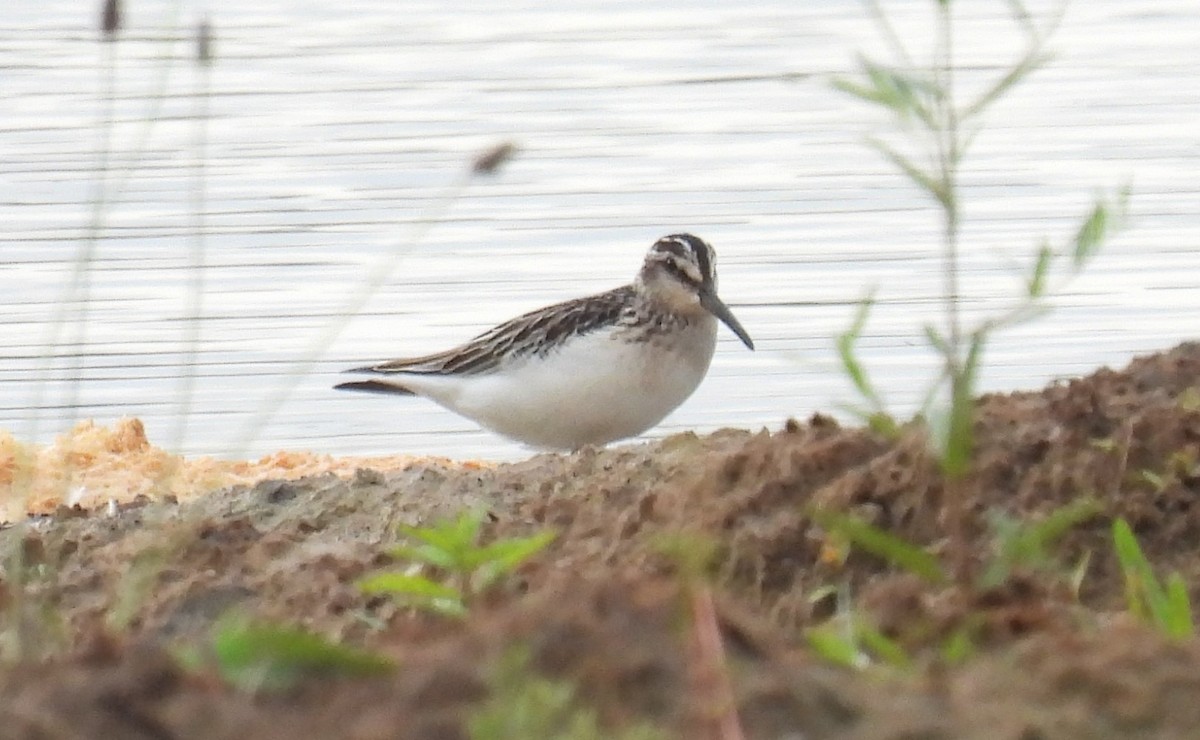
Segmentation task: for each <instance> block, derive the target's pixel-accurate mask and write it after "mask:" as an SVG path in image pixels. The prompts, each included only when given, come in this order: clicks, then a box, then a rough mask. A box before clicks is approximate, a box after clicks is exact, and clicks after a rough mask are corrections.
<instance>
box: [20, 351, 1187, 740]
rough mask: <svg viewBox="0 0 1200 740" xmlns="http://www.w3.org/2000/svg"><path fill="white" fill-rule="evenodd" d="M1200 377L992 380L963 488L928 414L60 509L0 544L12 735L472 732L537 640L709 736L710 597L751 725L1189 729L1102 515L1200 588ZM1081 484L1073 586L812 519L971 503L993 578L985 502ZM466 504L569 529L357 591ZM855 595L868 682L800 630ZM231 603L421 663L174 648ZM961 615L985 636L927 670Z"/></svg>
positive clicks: (614, 690)
mask: <svg viewBox="0 0 1200 740" xmlns="http://www.w3.org/2000/svg"><path fill="white" fill-rule="evenodd" d="M1198 385H1200V345H1195V344H1186V345H1182V346H1180V347H1178V348H1176V349H1175V350H1173V351H1171V352H1168V353H1164V354H1160V355H1155V356H1151V357H1146V358H1141V359H1139V360H1137V361H1135V362H1134V363H1133V364H1131V365H1130V366H1129V367H1128V368H1127V369H1125V370H1123V371H1120V372H1116V371H1112V370H1101V371H1099V372H1097V373H1095V374H1094V375H1092V376H1090V377H1087V378H1082V379H1077V380H1072V381H1069V382H1064V383H1059V384H1055V385H1053V386H1050V387H1048V388H1046V389H1045V390H1043V391H1041V392H1037V393H1013V394H1006V395H989V396H985V397H983V398H981V399H980V400H979V405H978V409H979V414H978V418H977V421H976V442H977V449H976V460H977V464H976V466H975V469H974V471H973V473H972V475H971V476H970V478H969V479H968V480H967V481H966V482H965V483H963V484H961V485H958V486H957V487H955V488H954V489H953V491H951V490H950V489H949V488H948V487H947V486H946V484H945V482H944V481H943V479H942V478H941V476H940V474H939V473H938V467H937V464H936V461H935V460H934V459H933V458H932V457H931V456H930V454H929V453H928V451H927V450H926V448H925V444H924V437H923V434H924V432H923V431H922V430H921V429H920V428H919V427H917V426H915V425H914V426H911V427H909V428H906V429H904V430H903V431H902V433H901V434H900V436H899V437H898V438H896V439H885V438H883V437H881V436H878V435H876V434H873V433H871V432H869V431H866V430H863V429H858V428H843V427H841V426H839V425H838V424H837V423H836V422H834V421H833V420H831V419H829V418H827V417H823V416H815V417H813V418H812V419H811V420H809V421H808V422H806V423H796V422H789V423H788V424H787V425H786V426H785V427H784V428H783V429H781V430H780V431H777V432H774V433H771V432H767V431H762V432H757V433H752V432H746V431H734V430H726V431H722V432H718V433H716V434H713V435H710V436H707V437H697V436H695V435H679V436H676V437H672V438H670V439H666V440H663V441H661V442H657V443H653V444H646V445H637V446H630V447H618V448H614V449H610V450H600V451H594V450H593V451H584V452H580V453H577V454H574V455H569V456H560V455H540V456H537V457H534V458H531V459H529V460H526V461H524V462H520V463H514V464H510V465H499V466H495V467H487V468H467V467H464V466H456V465H449V464H426V463H422V462H420V461H410V462H408V463H407V464H404V465H402V466H401V467H399V468H397V469H392V470H386V471H377V470H372V469H367V468H363V469H360V470H359V471H358V472H356V473H347V474H345V475H343V476H342V477H339V476H337V475H333V474H326V475H321V476H315V477H308V478H302V479H299V480H291V481H284V480H275V481H265V482H260V483H258V484H256V485H253V486H237V487H231V488H226V489H223V490H219V491H215V492H213V493H210V494H208V495H204V496H194V497H191V498H189V499H187V500H179V499H177V498H170V497H161V498H155V497H153V496H144V497H142V498H141V499H138V500H137V501H136V502H133V503H129V504H126V505H123V506H121V507H118V510H117V511H116V512H115V514H113V515H109V514H106V513H103V512H89V511H87V510H84V509H77V510H74V511H68V510H60V511H59V512H58V513H57V514H56V515H54V516H52V517H47V518H42V519H39V520H38V521H37V522H36V523H35V524H34V525H32V526H31V527H29V528H27V529H25V530H24V531H22V529H21V528H12V529H9V530H7V531H5V532H3V533H0V535H2V536H3V539H4V540H5V541H4V542H0V546H5V547H7V548H9V549H11V550H14V551H15V550H18V549H19V552H21V553H22V556H23V559H24V561H25V572H26V577H25V587H24V589H16V588H14V587H13V585H12V583H13V582H12V581H11V580H6V588H5V594H6V600H5V603H4V604H3V605H2V606H3V610H2V611H3V614H4V615H5V618H6V620H7V621H6V630H5V632H6V633H7V634H8V638H6V639H11V638H12V637H14V636H15V637H18V638H19V641H20V646H21V650H22V654H23V655H24V656H26V660H25V661H24V662H22V663H20V664H18V665H16V666H13V667H12V668H9V669H5V670H3V671H0V714H2V715H4V716H6V717H10V718H12V721H11V722H7V723H6V725H5V730H4V735H5V736H6V737H17V738H33V737H38V738H54V737H80V736H84V737H101V736H103V737H154V738H168V737H169V738H185V737H187V738H193V737H194V738H218V737H261V738H271V737H277V736H289V737H326V738H343V737H344V738H370V737H381V738H382V737H413V738H418V737H420V738H426V737H438V738H441V737H445V738H457V737H467V729H466V726H467V725H466V717H467V716H468V715H469V714H470V713H471V712H474V711H477V710H478V707H479V706H480V704H481V702H483V701H486V698H487V697H488V696H489V695H491V694H492V693H493V692H494V691H496V690H497V683H496V680H495V678H494V669H495V666H496V665H497V664H498V663H500V662H502V660H503V656H505V655H506V654H507V653H508V652H510V651H511V650H512V648H513V646H514V645H520V646H523V647H524V649H525V650H526V651H527V652H528V654H529V660H530V666H531V669H530V673H531V675H539V676H545V677H548V678H549V679H550V680H560V681H569V682H570V683H571V684H572V685H575V686H577V688H578V700H579V702H580V703H581V704H583V705H586V706H590V707H593V708H595V710H596V711H597V712H598V717H599V721H600V722H601V724H602V725H603V726H605V727H607V728H609V729H610V731H611V732H614V733H615V732H617V731H618V729H619V728H622V727H629V726H632V725H634V724H635V723H637V722H642V721H649V722H652V723H654V724H655V725H657V726H658V727H660V728H663V729H665V730H666V731H667V733H668V736H679V737H709V736H712V737H716V736H719V735H717V734H715V733H716V730H715V729H714V727H715V726H716V724H717V721H718V717H719V715H721V714H722V710H721V707H722V705H723V700H722V698H721V696H722V695H721V694H720V693H719V692H717V693H713V692H714V691H715V690H716V689H714V684H713V683H712V681H711V680H705V679H704V670H703V669H704V667H705V660H706V658H705V654H704V653H703V652H697V647H696V641H695V637H696V629H697V626H696V618H695V616H694V612H693V611H692V608H693V605H694V603H695V599H697V598H699V597H698V596H697V594H698V593H708V592H709V589H711V593H712V594H713V598H714V599H715V602H714V603H715V605H716V606H715V610H716V611H715V613H716V617H715V619H716V623H717V624H718V625H719V627H720V634H721V636H722V638H723V643H724V647H725V656H726V660H727V661H728V671H727V676H728V681H729V683H730V688H729V691H730V692H731V693H732V696H733V698H734V701H735V703H736V707H737V714H738V717H739V719H740V722H741V724H742V727H743V728H744V730H745V731H746V734H747V735H748V736H749V737H762V738H776V737H786V736H801V737H805V738H913V737H923V738H1014V739H1023V740H1032V739H1033V738H1106V737H1111V738H1117V737H1121V738H1127V737H1147V738H1149V737H1154V738H1173V737H1181V738H1182V737H1194V736H1195V730H1194V728H1195V727H1200V704H1197V703H1196V702H1195V701H1194V697H1195V696H1196V694H1197V691H1200V645H1198V644H1197V643H1196V642H1195V641H1186V642H1182V643H1176V642H1171V641H1168V640H1166V639H1165V638H1163V637H1161V636H1159V635H1158V634H1156V633H1154V632H1151V631H1149V630H1148V629H1146V628H1143V627H1140V626H1138V625H1136V624H1134V623H1133V622H1132V620H1131V619H1130V618H1129V617H1127V616H1125V615H1123V614H1120V612H1121V611H1122V610H1123V609H1124V604H1125V596H1124V589H1125V585H1124V581H1123V577H1122V574H1121V573H1120V570H1119V569H1118V567H1117V564H1116V561H1115V559H1114V557H1113V554H1112V545H1111V542H1110V537H1109V531H1110V525H1111V521H1112V519H1113V517H1116V516H1121V517H1124V518H1125V519H1126V520H1127V521H1129V523H1130V524H1131V525H1132V526H1133V528H1134V530H1135V532H1136V534H1137V535H1138V538H1139V540H1140V541H1141V543H1142V547H1143V549H1144V551H1145V552H1146V554H1147V556H1148V557H1149V558H1150V560H1151V562H1153V563H1154V565H1155V567H1156V568H1158V569H1160V570H1162V571H1164V572H1165V571H1170V570H1177V571H1178V572H1180V573H1181V574H1182V575H1183V576H1184V578H1185V580H1186V582H1187V583H1188V584H1196V583H1198V582H1200V581H1198V577H1200V551H1198V549H1197V547H1196V546H1194V543H1196V542H1200V538H1198V537H1197V534H1198V533H1200V530H1198V527H1200V520H1198V518H1197V516H1198V515H1197V513H1196V507H1195V506H1194V505H1193V502H1194V501H1195V500H1196V496H1197V493H1198V490H1197V487H1198V486H1200V388H1198V387H1197V386H1198ZM343 472H344V473H346V471H343ZM951 496H957V497H959V498H958V499H955V500H951ZM1082 497H1089V498H1092V499H1094V500H1096V501H1097V502H1098V505H1099V509H1100V513H1099V514H1098V515H1096V516H1095V517H1093V518H1092V519H1090V520H1088V521H1085V522H1083V523H1082V524H1080V525H1078V526H1076V527H1074V528H1072V529H1071V530H1070V531H1069V532H1068V533H1067V534H1066V535H1065V536H1064V537H1063V538H1062V540H1061V541H1060V542H1059V544H1058V545H1056V546H1055V548H1054V554H1055V556H1056V558H1057V559H1058V560H1060V561H1061V564H1062V570H1066V569H1067V568H1069V567H1074V565H1075V564H1079V563H1083V564H1084V565H1086V568H1085V569H1081V570H1079V571H1078V572H1079V573H1082V580H1080V581H1079V583H1078V589H1073V588H1071V587H1069V586H1068V585H1067V579H1065V578H1063V577H1062V575H1063V573H1062V572H1055V571H1053V570H1052V569H1051V570H1050V571H1046V572H1044V571H1040V570H1036V569H1035V570H1030V571H1029V572H1025V571H1023V570H1020V569H1018V570H1017V571H1016V572H1014V573H1013V574H1011V576H1010V577H1009V578H1007V579H1005V580H1004V581H1003V583H1002V584H1000V585H999V586H997V587H995V588H989V589H967V590H964V589H961V588H958V587H955V586H952V585H937V584H931V583H929V582H927V581H924V580H922V579H920V578H917V577H916V576H915V575H913V574H912V573H908V572H901V571H897V570H896V569H895V568H893V567H891V566H889V565H887V564H886V563H884V562H882V561H881V560H879V559H878V558H875V557H873V556H871V555H869V554H866V553H864V552H861V551H859V550H858V549H856V548H853V547H849V546H847V544H846V543H844V542H839V541H838V540H837V539H836V538H835V537H832V536H831V534H830V533H829V532H827V531H825V530H824V529H822V528H821V527H820V526H818V525H817V524H816V523H814V522H813V520H812V518H811V512H812V511H813V510H814V508H822V509H826V510H838V511H847V512H851V513H854V514H855V515H857V516H858V517H861V518H863V519H865V520H867V521H869V522H871V523H873V524H874V525H875V526H876V527H879V528H881V529H884V530H887V531H889V532H892V533H894V534H896V535H899V536H902V537H904V538H906V539H908V540H909V541H911V542H914V543H917V544H919V545H921V546H923V547H925V548H926V549H927V550H929V551H931V552H935V553H944V552H946V551H947V550H948V548H949V541H948V532H949V531H950V521H951V519H952V517H954V516H955V512H956V511H958V510H959V509H958V506H959V504H961V506H962V509H963V510H965V512H966V518H965V522H964V525H965V527H966V531H967V533H968V534H969V536H970V538H971V541H973V542H977V543H978V547H977V549H976V550H975V551H974V552H973V553H972V557H973V558H974V560H975V564H976V566H977V567H978V566H980V565H981V564H983V563H985V562H987V561H989V559H991V558H992V557H993V549H994V547H995V546H996V536H995V534H994V532H995V527H996V525H995V524H994V522H995V521H996V520H997V517H1000V516H1002V515H1007V516H1010V517H1019V518H1021V519H1026V520H1027V519H1036V518H1037V517H1039V516H1044V515H1045V514H1047V513H1048V512H1050V511H1052V510H1054V509H1055V508H1057V507H1060V506H1063V505H1064V504H1068V503H1070V502H1073V501H1077V500H1079V499H1080V498H1082ZM472 507H484V508H486V509H487V511H488V512H489V513H490V520H489V523H488V524H487V526H486V537H487V538H489V539H498V538H506V537H513V536H524V535H528V534H531V533H533V532H536V531H539V530H542V529H546V528H549V529H553V530H555V531H556V532H558V537H557V539H556V540H555V541H554V543H553V544H552V545H551V546H550V547H548V548H547V549H546V550H544V551H543V552H542V553H540V554H539V555H538V556H537V557H536V558H534V559H533V560H532V561H531V562H529V563H527V564H526V565H525V566H523V567H522V568H521V569H520V571H519V572H518V574H517V577H516V578H514V579H510V581H509V582H507V583H506V584H505V586H504V587H503V588H501V589H499V590H498V591H496V592H494V593H492V594H490V595H489V597H488V598H487V599H486V600H485V601H483V602H481V603H479V604H477V605H475V606H474V607H473V608H472V610H471V613H470V615H469V617H468V618H467V619H465V620H462V621H455V620H451V619H447V618H442V617H436V616H432V615H429V614H425V613H421V612H414V611H413V610H411V609H408V608H403V607H400V606H397V605H396V604H395V603H394V602H392V601H390V600H388V599H384V598H380V597H377V596H368V595H366V594H364V593H362V591H361V590H360V589H359V588H358V587H357V585H356V581H357V580H358V579H359V578H360V577H361V576H363V575H364V574H366V573H369V572H372V571H374V570H377V569H379V568H381V567H384V566H386V565H388V564H389V559H388V557H387V556H386V554H385V551H386V546H387V544H388V543H391V542H393V541H394V539H395V536H396V535H395V530H396V526H397V525H398V524H400V523H408V524H422V523H429V522H430V521H433V520H435V519H438V518H441V517H446V516H452V515H455V514H457V513H458V512H461V511H462V510H463V509H465V508H472ZM681 537H682V538H683V539H684V541H690V542H693V543H695V546H696V547H697V548H699V547H701V546H704V547H707V546H709V545H711V547H712V548H713V552H714V553H715V555H714V557H713V559H712V569H711V573H710V577H709V578H708V579H707V580H706V581H704V583H706V584H709V585H698V584H697V582H695V581H694V580H693V579H690V578H686V577H683V576H681V575H680V573H678V572H677V571H678V569H679V559H678V558H677V557H672V556H670V555H668V554H664V542H665V541H666V540H667V539H669V538H675V540H676V541H679V540H680V538H681ZM17 538H21V539H20V540H18V539H17ZM18 543H19V544H18ZM704 543H707V544H704ZM6 551H8V550H6ZM839 591H840V592H842V593H844V594H845V593H848V594H852V595H853V597H854V603H855V605H856V607H857V608H858V609H859V610H860V612H861V613H862V614H863V615H864V617H865V618H867V619H869V620H870V621H871V622H872V623H873V624H875V625H877V626H878V627H879V629H880V630H881V632H882V633H883V634H885V635H888V636H889V637H891V638H893V639H895V640H896V641H897V642H898V643H899V644H900V645H901V646H903V647H904V648H905V649H906V650H908V651H909V652H908V655H910V656H911V657H912V659H913V660H915V661H916V664H917V665H916V667H915V668H913V669H911V670H908V671H901V670H889V669H884V668H874V669H871V670H868V671H866V672H860V671H852V670H849V669H843V668H836V667H833V666H831V665H829V664H827V663H826V662H824V661H823V660H821V659H819V658H818V657H817V656H816V655H815V654H814V653H813V652H812V651H811V650H810V649H808V647H807V646H806V643H805V639H804V634H805V633H804V630H805V629H806V628H809V627H812V626H814V625H817V624H819V623H821V622H823V621H824V620H826V619H827V618H828V617H829V616H830V614H831V612H832V611H833V610H834V608H835V607H836V606H837V599H836V598H835V596H836V594H837V593H838V592H839ZM1076 591H1077V593H1076ZM1196 595H1197V589H1196V588H1194V587H1193V588H1192V596H1193V598H1195V597H1196ZM231 608H236V609H237V610H238V611H240V612H241V613H243V614H248V615H252V616H254V617H257V618H259V619H263V620H271V621H278V622H284V623H288V624H295V625H300V626H303V627H304V628H306V629H308V630H311V631H314V632H318V633H320V634H323V635H325V636H327V637H330V638H332V639H335V640H338V641H341V642H344V643H346V644H350V645H357V646H362V647H366V648H368V649H370V650H372V651H375V652H377V653H379V654H383V655H388V656H391V657H394V658H396V659H397V660H398V662H399V665H400V666H401V667H400V668H399V669H398V670H396V671H395V672H392V673H389V674H387V675H384V676H380V677H375V678H358V679H351V678H344V677H343V678H314V679H312V680H309V681H306V682H302V683H301V684H300V685H299V686H298V687H296V688H295V689H293V690H292V691H290V692H285V693H283V694H279V695H272V696H269V697H258V698H254V697H250V696H248V695H247V694H245V693H241V692H238V691H236V690H234V689H232V688H229V687H228V686H226V685H225V684H224V683H222V682H219V681H216V680H215V678H214V676H213V675H212V674H211V672H206V671H204V670H201V671H191V672H189V671H185V670H183V669H182V668H181V667H180V666H179V664H178V662H177V661H176V660H175V659H174V658H173V657H172V656H171V655H170V654H169V652H168V648H169V647H170V646H177V645H195V644H202V643H204V641H205V640H207V639H208V638H207V635H208V632H209V630H210V628H211V626H212V624H213V623H214V621H216V620H217V619H218V618H219V617H220V616H221V615H222V614H224V613H226V612H227V611H228V610H230V609H231ZM964 625H966V626H968V627H969V628H970V636H971V645H972V646H973V649H974V652H973V653H971V654H970V655H969V657H966V658H965V659H962V660H954V661H946V660H943V659H940V658H938V653H937V650H936V647H937V646H939V645H944V644H945V643H944V641H945V639H946V638H947V636H950V635H953V634H955V632H956V630H962V629H963V628H964ZM0 637H4V635H2V634H0ZM10 652H11V651H10ZM709 657H711V656H709ZM709 678H711V676H710V677H709ZM718 683H719V682H718ZM884 686H886V690H883V691H881V690H880V689H881V687H884Z"/></svg>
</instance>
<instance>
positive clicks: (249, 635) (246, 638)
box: [212, 618, 395, 691]
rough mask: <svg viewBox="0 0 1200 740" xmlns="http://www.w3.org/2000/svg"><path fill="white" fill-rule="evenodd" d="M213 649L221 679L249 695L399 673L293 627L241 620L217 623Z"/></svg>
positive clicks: (378, 659)
mask: <svg viewBox="0 0 1200 740" xmlns="http://www.w3.org/2000/svg"><path fill="white" fill-rule="evenodd" d="M212 648H213V655H214V656H215V658H216V664H217V668H218V670H219V671H220V673H221V676H222V678H224V679H225V680H226V681H228V682H229V683H231V684H233V685H234V686H237V687H238V688H241V689H243V690H249V691H260V690H267V691H276V690H283V689H287V688H289V687H291V686H293V685H295V683H296V682H298V681H300V680H301V679H303V678H306V677H309V676H313V675H329V674H337V675H349V676H369V675H377V674H380V673H385V672H387V671H390V670H392V669H393V668H394V667H395V664H394V662H393V661H392V660H390V659H389V658H386V657H384V656H381V655H377V654H375V653H369V652H366V651H363V650H359V649H356V648H352V647H348V646H345V645H338V644H336V643H333V642H330V641H328V640H326V639H325V638H324V637H321V636H319V635H315V634H312V633H310V632H306V631H304V630H301V629H298V628H295V627H286V626H282V625H273V624H256V623H253V622H249V621H246V620H244V619H241V618H227V619H224V620H221V621H220V622H218V624H217V625H216V627H214V634H213V642H212Z"/></svg>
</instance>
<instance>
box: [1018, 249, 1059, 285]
mask: <svg viewBox="0 0 1200 740" xmlns="http://www.w3.org/2000/svg"><path fill="white" fill-rule="evenodd" d="M1053 259H1054V250H1053V249H1051V248H1050V245H1049V244H1048V243H1047V242H1044V241H1043V242H1042V245H1041V246H1040V247H1038V253H1037V258H1036V259H1035V260H1034V262H1033V271H1032V272H1031V273H1030V275H1029V278H1028V279H1026V281H1025V293H1026V294H1027V295H1028V296H1029V297H1030V298H1041V297H1042V296H1043V295H1044V294H1045V292H1046V274H1047V273H1048V272H1049V271H1050V263H1051V261H1052V260H1053Z"/></svg>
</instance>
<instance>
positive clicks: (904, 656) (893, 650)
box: [854, 618, 912, 670]
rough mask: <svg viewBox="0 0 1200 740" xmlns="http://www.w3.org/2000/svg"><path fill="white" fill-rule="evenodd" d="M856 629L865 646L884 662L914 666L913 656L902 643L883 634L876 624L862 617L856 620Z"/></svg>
mask: <svg viewBox="0 0 1200 740" xmlns="http://www.w3.org/2000/svg"><path fill="white" fill-rule="evenodd" d="M854 628H855V630H856V631H857V633H858V639H859V640H860V641H861V642H862V645H863V647H865V648H866V649H867V650H870V651H871V652H872V653H873V654H875V655H876V656H878V657H879V659H880V660H882V661H883V662H884V663H887V664H888V665H890V666H891V667H893V668H899V669H900V670H908V669H910V668H912V658H911V657H909V655H908V652H907V651H905V649H904V648H903V647H902V646H901V645H900V643H898V642H896V641H895V640H893V639H891V638H890V637H888V636H887V635H885V634H883V633H882V632H880V631H879V629H878V628H876V627H875V626H874V625H872V624H869V623H868V622H866V621H865V620H864V619H862V618H858V619H856V620H855V625H854Z"/></svg>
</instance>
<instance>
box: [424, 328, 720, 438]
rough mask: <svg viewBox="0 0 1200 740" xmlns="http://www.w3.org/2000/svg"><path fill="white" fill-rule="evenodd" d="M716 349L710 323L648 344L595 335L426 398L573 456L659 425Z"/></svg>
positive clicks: (604, 333)
mask: <svg viewBox="0 0 1200 740" xmlns="http://www.w3.org/2000/svg"><path fill="white" fill-rule="evenodd" d="M715 344H716V323H715V322H713V321H701V322H697V323H696V324H693V325H692V326H689V327H688V328H687V329H686V330H685V332H684V336H678V335H672V336H670V337H658V338H656V339H655V341H652V342H650V343H642V342H634V343H629V342H626V341H623V340H622V339H621V338H619V337H614V336H613V334H612V333H610V332H607V331H600V332H593V333H591V334H588V335H586V336H582V337H576V338H573V339H571V340H569V341H567V342H566V343H565V344H564V345H563V346H561V347H559V348H558V349H557V350H555V351H553V352H551V353H550V354H549V355H547V356H545V357H540V358H539V357H530V358H528V359H525V360H523V361H521V362H519V363H517V364H514V365H510V366H508V367H506V368H504V369H503V370H501V371H500V372H496V373H491V374H487V375H478V376H471V377H467V378H461V379H459V382H458V385H457V387H456V388H453V389H451V388H445V389H444V390H445V391H452V392H449V393H438V392H435V391H432V389H426V393H425V395H428V396H429V397H430V398H432V399H433V400H435V401H437V402H439V403H441V404H442V405H444V406H446V407H448V408H450V409H452V410H454V411H457V412H458V413H460V414H462V415H464V416H467V417H469V418H471V419H474V420H475V421H477V422H478V423H479V424H481V425H483V426H484V427H487V428H488V429H491V430H493V431H495V432H497V433H499V434H502V435H504V436H507V437H511V438H513V439H516V440H519V441H521V442H525V443H526V444H530V445H534V446H537V447H547V448H555V449H568V450H570V449H578V448H579V447H583V446H584V445H589V444H597V445H599V444H605V443H607V442H612V441H614V440H617V439H622V438H625V437H632V436H634V435H637V434H640V433H642V432H644V431H646V430H647V429H649V428H650V427H652V426H654V425H655V424H657V423H658V422H659V421H661V420H662V419H663V418H664V417H665V416H666V415H667V414H669V413H671V411H673V410H674V409H675V408H676V407H677V406H679V404H681V403H683V401H684V400H686V399H687V397H688V396H690V395H691V394H692V392H693V391H694V390H695V389H696V387H697V386H698V385H700V381H701V380H703V379H704V375H705V373H706V372H707V371H708V366H709V362H710V361H711V360H712V354H713V348H714V347H715ZM439 396H441V397H439Z"/></svg>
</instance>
